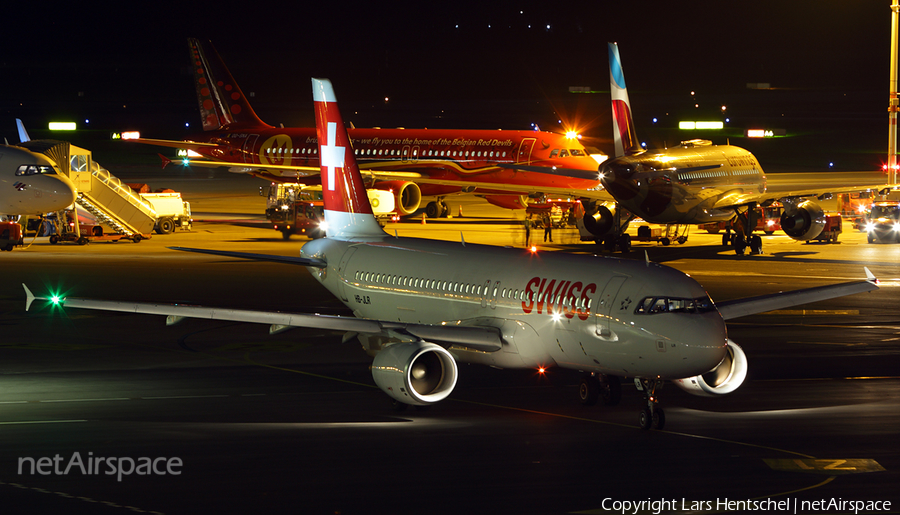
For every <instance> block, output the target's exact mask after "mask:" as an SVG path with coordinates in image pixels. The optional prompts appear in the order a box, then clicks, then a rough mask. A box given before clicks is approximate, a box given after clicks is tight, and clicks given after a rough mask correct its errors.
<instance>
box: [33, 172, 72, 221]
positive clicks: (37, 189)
mask: <svg viewBox="0 0 900 515" xmlns="http://www.w3.org/2000/svg"><path fill="white" fill-rule="evenodd" d="M23 182H24V181H23ZM27 182H28V183H29V184H28V185H27V186H26V189H25V191H24V192H25V193H28V192H31V195H30V196H29V198H28V200H27V202H25V203H24V204H25V205H24V206H23V207H25V208H26V210H27V212H28V213H34V214H43V213H51V212H53V211H60V210H63V209H65V208H67V207H69V206H71V205H72V204H73V203H74V202H75V195H76V192H75V185H74V184H73V183H72V181H71V180H70V179H69V178H68V177H66V176H64V175H58V174H57V175H34V176H31V177H29V180H28V181H27Z"/></svg>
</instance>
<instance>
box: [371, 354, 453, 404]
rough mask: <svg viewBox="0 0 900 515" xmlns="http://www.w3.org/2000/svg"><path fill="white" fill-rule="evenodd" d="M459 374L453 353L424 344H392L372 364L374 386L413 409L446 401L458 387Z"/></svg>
mask: <svg viewBox="0 0 900 515" xmlns="http://www.w3.org/2000/svg"><path fill="white" fill-rule="evenodd" d="M458 372H459V371H458V368H457V366H456V360H455V359H454V358H453V355H452V354H450V353H449V352H448V351H447V350H446V349H444V348H443V347H441V346H439V345H435V344H433V343H428V342H424V341H418V342H413V343H395V344H393V345H389V346H388V347H385V348H384V350H382V351H381V352H379V353H378V354H377V355H376V356H375V360H374V361H373V362H372V377H373V378H374V379H375V384H377V385H378V387H379V388H381V390H382V391H384V393H386V394H388V395H389V396H391V398H393V399H395V400H397V401H400V402H403V403H406V404H412V405H414V406H424V405H428V404H434V403H435V402H439V401H442V400H444V399H445V398H446V397H447V396H448V395H450V392H452V391H453V388H455V387H456V379H457V377H458Z"/></svg>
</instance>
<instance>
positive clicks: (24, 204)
mask: <svg viewBox="0 0 900 515" xmlns="http://www.w3.org/2000/svg"><path fill="white" fill-rule="evenodd" d="M58 171H59V170H58V168H57V167H56V165H55V163H53V162H52V161H51V160H50V159H49V158H47V157H46V156H44V155H43V154H38V153H35V152H31V151H29V150H26V149H24V148H19V147H12V146H4V147H0V214H2V215H42V214H44V213H50V212H53V211H60V210H62V209H65V208H67V207H69V206H71V205H72V203H73V202H75V186H74V185H73V184H72V182H71V181H70V180H69V179H68V177H65V176H63V175H61V174H59V173H58Z"/></svg>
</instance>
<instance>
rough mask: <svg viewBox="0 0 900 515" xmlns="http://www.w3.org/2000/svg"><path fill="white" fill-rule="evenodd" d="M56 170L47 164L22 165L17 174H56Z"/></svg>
mask: <svg viewBox="0 0 900 515" xmlns="http://www.w3.org/2000/svg"><path fill="white" fill-rule="evenodd" d="M55 173H56V170H54V169H53V167H52V166H47V165H21V166H19V168H17V169H16V175H38V174H55Z"/></svg>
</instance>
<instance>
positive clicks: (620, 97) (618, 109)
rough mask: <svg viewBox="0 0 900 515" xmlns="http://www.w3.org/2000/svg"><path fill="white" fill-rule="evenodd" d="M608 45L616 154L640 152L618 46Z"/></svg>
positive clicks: (618, 155)
mask: <svg viewBox="0 0 900 515" xmlns="http://www.w3.org/2000/svg"><path fill="white" fill-rule="evenodd" d="M607 46H608V47H609V89H610V96H611V97H612V115H613V140H614V142H615V144H616V156H615V157H622V156H624V155H626V154H634V153H636V152H640V151H641V150H642V149H641V145H640V143H638V139H637V133H636V132H635V130H634V120H633V119H632V117H631V103H630V102H628V90H627V89H626V88H625V73H624V72H623V71H622V60H621V59H620V58H619V46H618V45H617V44H616V43H608V44H607Z"/></svg>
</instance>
